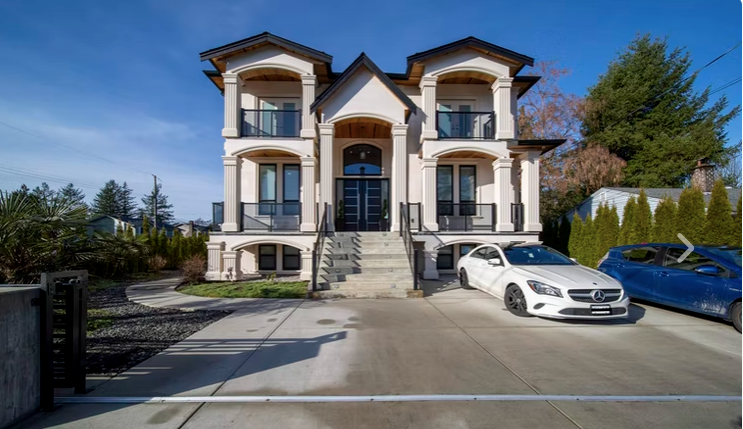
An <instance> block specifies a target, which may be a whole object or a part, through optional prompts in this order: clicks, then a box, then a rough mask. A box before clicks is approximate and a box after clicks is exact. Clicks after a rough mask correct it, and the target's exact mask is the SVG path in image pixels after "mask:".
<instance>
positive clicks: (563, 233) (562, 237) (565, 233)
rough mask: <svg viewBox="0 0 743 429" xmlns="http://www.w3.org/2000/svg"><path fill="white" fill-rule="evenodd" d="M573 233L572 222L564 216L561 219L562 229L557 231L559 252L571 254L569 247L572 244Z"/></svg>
mask: <svg viewBox="0 0 743 429" xmlns="http://www.w3.org/2000/svg"><path fill="white" fill-rule="evenodd" d="M571 232H572V231H571V229H570V222H569V221H568V217H567V216H566V215H562V218H561V219H560V227H559V228H558V230H557V238H558V245H557V250H558V251H559V252H561V253H564V254H566V255H568V254H569V253H570V250H568V245H569V243H570V235H571Z"/></svg>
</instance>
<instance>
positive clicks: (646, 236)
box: [630, 189, 653, 244]
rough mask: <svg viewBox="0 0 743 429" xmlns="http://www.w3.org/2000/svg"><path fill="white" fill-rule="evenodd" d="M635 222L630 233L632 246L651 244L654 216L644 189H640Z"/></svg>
mask: <svg viewBox="0 0 743 429" xmlns="http://www.w3.org/2000/svg"><path fill="white" fill-rule="evenodd" d="M633 222H634V225H633V227H632V231H631V232H630V242H631V243H632V244H635V243H637V244H639V243H647V242H649V241H650V233H651V231H652V226H653V214H652V213H651V211H650V204H648V196H647V195H646V194H645V190H644V189H640V196H639V197H638V198H637V206H636V207H635V212H634V217H633Z"/></svg>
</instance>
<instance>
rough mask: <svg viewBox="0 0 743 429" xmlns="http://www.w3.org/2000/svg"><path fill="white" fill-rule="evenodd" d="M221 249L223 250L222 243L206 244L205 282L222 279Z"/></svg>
mask: <svg viewBox="0 0 743 429" xmlns="http://www.w3.org/2000/svg"><path fill="white" fill-rule="evenodd" d="M222 249H224V241H220V242H216V243H215V242H210V243H206V253H207V264H206V276H205V277H206V279H207V280H221V279H222Z"/></svg>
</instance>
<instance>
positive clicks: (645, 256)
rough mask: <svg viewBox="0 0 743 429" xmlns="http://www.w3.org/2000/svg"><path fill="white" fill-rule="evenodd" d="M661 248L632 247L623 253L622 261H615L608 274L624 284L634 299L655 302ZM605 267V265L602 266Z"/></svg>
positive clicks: (608, 269)
mask: <svg viewBox="0 0 743 429" xmlns="http://www.w3.org/2000/svg"><path fill="white" fill-rule="evenodd" d="M659 251H660V246H640V247H631V248H629V249H624V250H622V251H621V254H622V259H618V260H616V261H613V263H612V264H611V266H610V267H608V268H606V269H607V271H606V273H607V274H609V275H611V276H612V277H614V278H616V279H617V280H619V281H620V282H621V283H622V286H623V287H624V291H625V293H626V294H627V295H629V296H631V297H633V298H639V299H647V300H651V301H652V300H653V299H654V298H653V293H654V288H655V272H656V271H658V270H659V269H660V267H659V266H658V265H657V264H656V262H658V261H657V258H658V254H659ZM602 266H603V265H602Z"/></svg>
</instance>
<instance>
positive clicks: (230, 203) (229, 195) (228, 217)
mask: <svg viewBox="0 0 743 429" xmlns="http://www.w3.org/2000/svg"><path fill="white" fill-rule="evenodd" d="M222 163H223V164H224V207H223V208H222V211H223V214H224V223H223V224H222V231H224V232H235V231H239V230H240V158H239V157H237V156H223V157H222Z"/></svg>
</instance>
